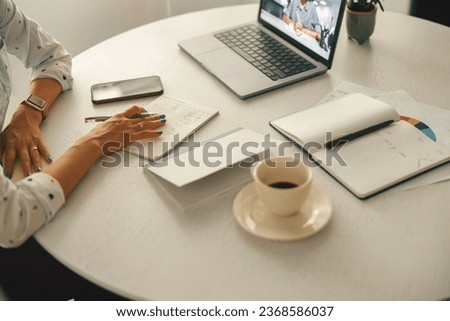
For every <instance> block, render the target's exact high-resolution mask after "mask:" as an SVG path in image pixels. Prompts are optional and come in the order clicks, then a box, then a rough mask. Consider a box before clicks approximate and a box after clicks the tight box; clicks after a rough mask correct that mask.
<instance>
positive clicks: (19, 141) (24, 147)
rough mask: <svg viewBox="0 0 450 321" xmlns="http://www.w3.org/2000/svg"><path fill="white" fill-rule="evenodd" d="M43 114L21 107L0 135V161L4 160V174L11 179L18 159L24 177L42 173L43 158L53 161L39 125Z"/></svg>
mask: <svg viewBox="0 0 450 321" xmlns="http://www.w3.org/2000/svg"><path fill="white" fill-rule="evenodd" d="M41 121H42V114H41V113H40V112H39V111H37V110H33V109H31V108H28V107H24V106H19V107H18V108H17V110H16V112H15V113H14V115H13V117H12V119H11V122H10V123H9V125H8V126H7V127H6V128H5V129H4V130H3V132H2V133H1V135H0V160H4V164H3V168H4V174H5V175H6V176H7V177H9V178H11V177H12V173H13V170H14V164H15V162H16V159H19V160H20V163H21V165H22V169H23V173H24V175H26V176H28V175H30V174H31V173H33V172H40V171H41V169H42V166H41V157H43V158H44V159H45V160H46V161H47V162H50V161H51V157H50V154H49V152H48V150H47V147H46V146H45V144H44V141H43V139H42V134H41V130H40V129H39V125H40V124H41Z"/></svg>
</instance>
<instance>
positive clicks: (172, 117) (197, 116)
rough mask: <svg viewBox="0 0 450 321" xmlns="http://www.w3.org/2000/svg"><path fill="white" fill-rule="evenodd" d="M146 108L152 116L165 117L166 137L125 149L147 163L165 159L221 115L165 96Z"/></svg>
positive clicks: (142, 142)
mask: <svg viewBox="0 0 450 321" xmlns="http://www.w3.org/2000/svg"><path fill="white" fill-rule="evenodd" d="M147 109H148V110H149V112H151V113H158V114H165V115H166V120H167V122H166V125H165V126H164V127H161V130H162V132H163V134H162V135H161V136H160V137H159V138H158V139H156V140H142V141H139V142H137V143H134V144H131V145H130V146H129V147H127V148H126V149H125V151H127V152H129V153H131V154H134V155H137V156H140V157H142V158H144V159H147V160H158V159H160V158H161V157H164V156H165V155H167V154H168V153H170V152H171V151H172V150H173V149H174V148H175V147H177V146H178V145H179V144H180V143H182V142H183V141H185V140H186V139H187V138H188V137H189V136H190V135H191V134H193V133H194V132H195V131H197V130H198V129H199V128H200V127H201V126H203V125H204V124H206V123H207V122H208V121H209V120H211V119H212V118H213V117H215V116H216V115H218V114H219V110H217V109H214V108H210V107H206V106H202V105H199V104H195V103H193V102H187V101H182V100H179V99H176V98H174V97H170V96H166V95H164V96H161V97H159V98H158V99H156V100H155V101H153V102H152V103H151V104H150V105H149V106H147Z"/></svg>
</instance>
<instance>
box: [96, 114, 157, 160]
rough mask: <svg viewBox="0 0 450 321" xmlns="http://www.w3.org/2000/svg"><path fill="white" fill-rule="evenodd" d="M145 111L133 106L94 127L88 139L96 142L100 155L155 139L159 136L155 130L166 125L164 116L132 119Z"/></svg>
mask: <svg viewBox="0 0 450 321" xmlns="http://www.w3.org/2000/svg"><path fill="white" fill-rule="evenodd" d="M146 112H147V110H146V109H144V108H142V107H138V106H133V107H130V108H128V109H127V110H125V111H124V112H121V113H119V114H117V115H115V116H113V117H111V118H110V119H108V120H107V121H105V122H104V123H102V124H100V125H97V126H96V127H94V128H93V129H92V130H91V132H89V134H87V138H88V139H94V140H95V141H97V143H98V146H99V147H100V150H99V152H101V153H102V155H108V154H110V153H113V152H117V151H119V150H121V149H123V148H125V147H127V146H128V145H129V144H131V143H134V142H136V141H139V140H142V139H155V138H158V137H159V136H161V134H162V132H161V131H156V129H158V128H160V127H162V126H164V124H165V123H166V120H165V115H156V116H150V117H145V118H132V117H133V116H134V115H136V114H140V113H146Z"/></svg>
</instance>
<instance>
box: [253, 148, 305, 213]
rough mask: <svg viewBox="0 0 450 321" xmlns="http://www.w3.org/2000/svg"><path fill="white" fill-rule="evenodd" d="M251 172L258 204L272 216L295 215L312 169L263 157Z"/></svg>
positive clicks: (296, 161) (285, 158)
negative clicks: (262, 205)
mask: <svg viewBox="0 0 450 321" xmlns="http://www.w3.org/2000/svg"><path fill="white" fill-rule="evenodd" d="M251 172H252V176H253V179H254V182H255V188H256V192H257V194H258V197H259V199H260V201H261V202H262V203H263V204H264V206H265V207H266V208H267V209H268V210H269V211H270V212H271V213H273V214H274V215H278V216H289V215H293V214H296V213H297V212H298V211H299V210H300V208H301V206H302V204H303V203H304V202H305V200H306V199H307V197H308V195H309V191H310V189H311V182H312V178H313V174H312V170H311V168H309V167H308V166H306V165H305V164H304V163H303V162H301V161H300V160H299V159H294V158H292V157H288V156H278V157H272V158H267V159H265V160H263V161H261V162H259V163H258V164H257V165H255V166H254V167H252V170H251Z"/></svg>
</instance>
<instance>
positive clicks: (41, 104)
mask: <svg viewBox="0 0 450 321" xmlns="http://www.w3.org/2000/svg"><path fill="white" fill-rule="evenodd" d="M27 101H28V102H30V103H31V104H33V105H34V106H36V107H38V108H39V109H44V108H45V101H44V100H42V99H41V98H39V97H37V96H35V95H30V96H28V98H27Z"/></svg>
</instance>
